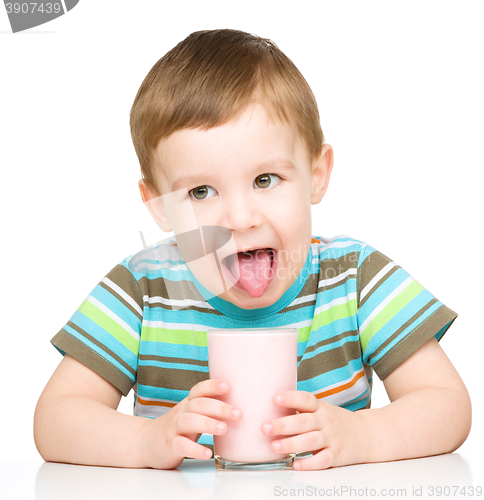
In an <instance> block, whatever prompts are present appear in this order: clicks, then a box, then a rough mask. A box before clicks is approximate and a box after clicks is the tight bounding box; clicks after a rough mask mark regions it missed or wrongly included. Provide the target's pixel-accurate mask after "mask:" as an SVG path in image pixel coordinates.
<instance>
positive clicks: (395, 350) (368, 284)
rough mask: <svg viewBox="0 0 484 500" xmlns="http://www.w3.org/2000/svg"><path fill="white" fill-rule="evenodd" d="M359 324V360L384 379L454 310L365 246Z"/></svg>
mask: <svg viewBox="0 0 484 500" xmlns="http://www.w3.org/2000/svg"><path fill="white" fill-rule="evenodd" d="M357 298H358V329H359V337H360V344H361V349H362V353H363V362H364V363H365V364H366V365H369V366H371V367H372V368H373V369H374V370H375V372H376V373H377V375H378V377H379V378H380V379H381V380H383V379H384V378H386V377H387V376H388V375H389V374H390V373H391V372H392V371H393V370H395V369H396V368H397V367H398V366H399V365H400V364H401V363H403V361H405V360H406V359H407V358H408V357H409V356H410V355H411V354H413V353H414V352H415V351H417V349H419V348H420V347H421V346H422V345H423V344H425V343H426V342H427V341H428V340H430V339H431V338H432V337H435V338H436V339H437V340H438V341H440V339H441V338H442V336H443V335H444V333H445V332H446V331H447V329H448V328H449V327H450V325H451V324H452V323H453V322H454V320H455V318H456V317H457V314H456V313H455V312H454V311H452V310H451V309H449V308H448V307H447V306H445V305H444V304H443V303H442V302H440V301H439V300H437V299H436V298H435V297H434V296H433V295H432V294H431V293H430V292H429V291H428V290H427V289H425V288H424V287H423V286H422V285H421V284H420V283H419V282H418V281H416V280H415V279H414V278H413V277H412V276H410V274H408V273H407V272H406V271H405V270H404V269H402V268H401V267H400V266H399V265H398V264H396V263H395V262H394V261H392V260H391V259H389V258H388V257H386V256H385V255H383V254H382V253H381V252H379V251H377V250H375V249H374V248H372V247H371V246H368V245H365V246H364V247H363V248H362V251H361V253H360V258H359V262H358V291H357Z"/></svg>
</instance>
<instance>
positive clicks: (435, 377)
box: [360, 338, 472, 462]
mask: <svg viewBox="0 0 484 500" xmlns="http://www.w3.org/2000/svg"><path fill="white" fill-rule="evenodd" d="M383 384H384V385H385V389H386V391H387V394H388V397H389V398H390V401H391V404H390V405H387V406H385V407H383V408H379V409H375V410H363V411H362V412H361V415H360V417H361V420H362V422H363V425H364V426H365V427H366V428H367V430H368V433H369V435H368V439H369V442H370V443H371V447H370V448H369V450H370V453H369V454H368V458H367V460H366V461H368V462H383V461H389V460H398V459H402V458H416V457H423V456H429V455H437V454H440V453H447V452H451V451H454V450H456V449H457V448H459V446H461V445H462V443H464V441H465V440H466V438H467V436H468V435H469V432H470V429H471V421H472V409H471V401H470V398H469V394H468V392H467V389H466V387H465V385H464V382H463V381H462V379H461V378H460V376H459V374H458V373H457V371H456V369H455V368H454V366H453V365H452V363H451V361H450V360H449V358H448V357H447V355H446V354H445V352H444V351H443V350H442V348H441V347H440V345H439V343H438V342H437V340H436V339H435V338H432V339H430V340H429V341H428V342H426V343H425V344H424V345H423V346H422V347H421V348H420V349H418V350H417V351H416V352H415V353H414V354H413V355H412V356H410V357H409V358H408V359H407V360H406V361H405V362H404V363H402V364H401V365H400V366H399V367H398V368H397V369H396V370H394V371H393V372H392V373H391V374H390V375H388V377H386V378H385V379H384V380H383Z"/></svg>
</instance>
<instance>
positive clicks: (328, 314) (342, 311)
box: [312, 299, 356, 330]
mask: <svg viewBox="0 0 484 500" xmlns="http://www.w3.org/2000/svg"><path fill="white" fill-rule="evenodd" d="M355 313H356V299H351V300H348V301H347V302H344V303H343V304H337V305H335V306H333V307H330V308H329V309H326V311H321V312H320V313H318V314H316V315H315V316H314V319H313V326H312V329H313V330H317V329H318V328H320V327H322V326H326V325H329V324H330V323H332V322H333V321H337V320H339V319H343V318H350V317H352V316H354V315H355Z"/></svg>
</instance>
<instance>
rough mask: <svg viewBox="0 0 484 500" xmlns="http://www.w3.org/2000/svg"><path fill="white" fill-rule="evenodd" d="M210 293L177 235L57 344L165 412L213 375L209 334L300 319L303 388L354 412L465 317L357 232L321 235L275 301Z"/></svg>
mask: <svg viewBox="0 0 484 500" xmlns="http://www.w3.org/2000/svg"><path fill="white" fill-rule="evenodd" d="M205 292H206V289H205V288H204V287H203V286H202V285H201V283H199V282H198V280H197V279H196V278H195V276H194V275H193V274H192V273H191V271H190V269H189V267H188V266H187V265H186V263H185V261H184V260H183V258H182V256H181V253H180V251H179V249H178V246H177V245H176V241H175V239H174V238H173V239H172V240H171V241H168V242H164V243H162V244H158V245H153V246H151V247H148V248H146V249H144V250H142V251H140V252H138V253H137V254H135V255H133V256H130V257H128V258H126V259H125V260H124V261H123V262H121V264H119V265H117V266H116V267H114V268H113V269H112V270H111V271H110V272H109V273H108V274H107V275H106V276H105V277H104V278H103V279H102V280H101V281H100V283H99V284H98V285H97V286H96V287H95V288H94V289H93V291H92V292H91V294H90V295H89V296H88V297H87V298H86V299H85V300H84V302H83V303H82V304H81V306H80V307H79V308H78V309H77V311H76V312H75V313H74V315H73V316H72V317H71V318H70V320H69V321H68V322H67V324H66V325H65V326H64V327H63V328H62V329H61V330H60V331H59V332H58V333H57V335H55V337H54V338H53V339H52V343H53V344H54V346H55V347H56V348H57V349H58V350H59V351H61V352H62V353H68V354H69V355H71V356H72V357H74V358H76V359H77V360H78V361H80V362H81V363H83V364H84V365H86V366H87V367H89V368H91V369H92V370H94V371H95V372H96V373H98V374H99V375H100V376H102V377H103V378H105V379H106V380H108V381H109V382H111V383H112V384H113V385H114V386H115V387H117V388H118V389H119V390H120V391H121V392H122V393H123V395H125V396H126V395H127V394H128V392H129V391H130V389H131V388H133V390H134V398H135V400H134V414H135V415H138V416H144V417H151V418H155V417H157V416H160V415H162V414H163V413H165V412H166V411H168V410H169V409H170V408H171V407H173V406H175V405H176V403H177V402H179V401H181V400H182V399H183V398H185V397H186V396H187V395H188V393H189V391H190V389H191V388H192V387H193V386H194V385H195V384H196V383H198V382H200V381H202V380H205V379H208V375H209V374H208V350H207V330H209V329H211V328H264V327H292V328H296V329H297V331H298V383H297V388H298V390H301V391H308V392H311V393H313V394H314V395H315V396H316V397H317V398H320V399H323V400H324V401H327V402H329V403H332V404H335V405H339V406H341V407H344V408H347V409H348V410H352V411H354V410H359V409H362V408H369V407H370V399H371V388H372V374H373V370H375V372H376V373H377V375H378V376H379V378H380V379H384V378H385V377H386V376H387V375H389V374H390V373H391V372H392V371H393V370H395V368H397V367H398V366H399V365H400V364H401V363H402V362H403V361H404V360H405V359H406V358H408V357H409V356H410V355H411V354H412V353H413V352H415V351H416V350H417V349H418V348H419V347H421V346H422V345H423V344H424V343H425V342H426V341H428V340H429V339H430V338H432V337H435V338H436V339H437V340H440V338H441V337H442V335H443V334H444V333H445V331H446V330H447V329H448V328H449V326H450V325H451V324H452V322H453V321H454V319H455V318H456V317H457V314H456V313H455V312H454V311H452V310H451V309H449V308H448V307H446V306H445V305H444V304H442V302H440V301H439V300H437V299H436V298H435V297H434V296H433V295H432V294H431V293H430V292H429V291H428V290H426V289H425V288H424V287H423V286H422V285H421V284H420V283H419V282H418V281H416V280H415V279H414V278H412V276H410V275H409V274H408V273H407V272H406V271H405V270H403V269H402V268H401V267H400V266H399V265H398V264H396V263H395V262H393V261H392V260H390V259H389V258H388V257H386V256H385V255H383V254H382V253H380V252H379V251H377V250H375V249H374V248H372V247H371V246H369V245H367V244H365V243H363V242H361V241H358V240H355V239H352V238H350V237H347V236H338V237H335V238H332V239H327V238H323V237H320V236H313V237H312V240H311V245H310V251H309V253H308V257H307V259H306V262H305V265H304V268H303V269H302V271H301V273H300V274H299V276H298V278H297V279H296V281H295V282H294V283H293V284H292V285H291V286H290V287H289V289H288V290H286V292H285V293H284V294H283V295H282V297H281V298H280V299H279V300H278V301H277V302H275V303H274V304H273V305H271V306H269V307H265V308H260V309H242V308H239V307H237V306H236V305H234V304H232V303H230V302H227V301H225V300H222V299H221V298H219V297H214V296H212V295H210V297H208V296H207V294H206V293H205ZM205 297H206V298H205ZM199 442H202V443H210V442H211V436H205V435H204V436H202V439H201V440H200V441H199Z"/></svg>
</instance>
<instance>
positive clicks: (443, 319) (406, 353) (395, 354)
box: [373, 305, 457, 380]
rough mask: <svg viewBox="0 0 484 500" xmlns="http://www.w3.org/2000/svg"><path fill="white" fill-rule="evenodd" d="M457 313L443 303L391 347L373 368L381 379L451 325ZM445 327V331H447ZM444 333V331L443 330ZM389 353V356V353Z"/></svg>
mask: <svg viewBox="0 0 484 500" xmlns="http://www.w3.org/2000/svg"><path fill="white" fill-rule="evenodd" d="M455 318H457V314H456V313H455V312H454V311H452V309H449V308H448V307H447V306H445V305H443V306H442V307H440V308H439V309H437V311H435V312H434V313H433V314H432V315H431V316H430V317H429V318H427V319H426V321H424V322H423V323H422V324H421V325H419V326H418V327H417V328H416V329H415V330H414V331H413V332H412V333H411V334H410V335H408V336H407V337H405V339H404V340H402V342H400V343H399V344H397V345H396V346H395V347H393V348H392V349H391V351H389V352H388V353H387V354H385V356H383V358H382V359H381V360H380V361H378V363H376V364H375V365H374V366H373V368H374V370H375V372H376V373H377V375H378V377H379V378H380V379H381V380H383V379H384V378H386V377H387V376H388V375H390V373H392V372H393V370H395V369H396V368H397V367H398V366H400V365H401V364H402V363H403V362H404V361H405V360H406V359H407V358H408V357H410V356H411V355H412V354H413V353H414V352H415V351H417V350H418V349H419V348H420V347H422V346H423V345H424V344H425V342H427V341H428V340H430V339H431V338H432V337H434V336H435V335H436V334H437V332H439V331H440V330H441V329H442V328H444V327H447V329H448V328H449V327H450V325H452V323H453V322H454V320H455ZM447 329H446V331H447ZM444 333H445V332H444ZM390 353H391V356H389V354H390Z"/></svg>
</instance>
